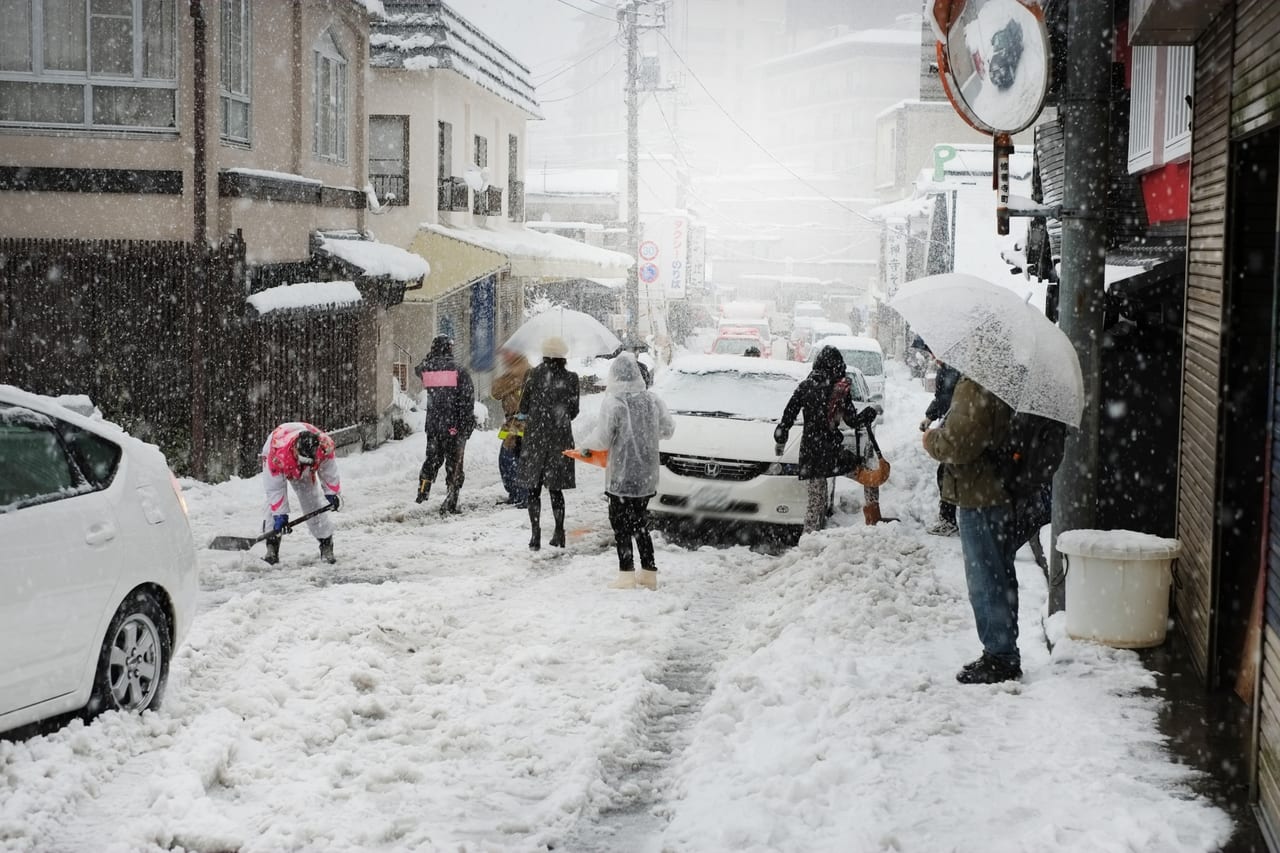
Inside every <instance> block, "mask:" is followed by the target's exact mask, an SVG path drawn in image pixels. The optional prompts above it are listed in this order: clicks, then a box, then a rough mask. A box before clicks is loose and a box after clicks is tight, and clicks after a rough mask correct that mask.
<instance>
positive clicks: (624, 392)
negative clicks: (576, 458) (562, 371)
mask: <svg viewBox="0 0 1280 853" xmlns="http://www.w3.org/2000/svg"><path fill="white" fill-rule="evenodd" d="M675 430H676V427H675V422H674V421H672V420H671V414H670V413H669V412H668V411H667V407H666V404H664V403H663V402H662V401H661V400H659V399H658V398H657V397H656V396H655V395H654V394H653V392H652V391H649V390H647V389H646V388H645V384H644V376H643V375H642V374H641V373H640V365H639V364H638V363H637V362H636V358H635V356H634V355H632V354H631V353H629V352H624V353H622V354H620V355H619V356H618V357H617V358H615V359H614V360H613V364H612V365H610V367H609V378H608V380H607V382H606V383H605V395H604V399H603V400H602V401H601V403H600V420H599V422H598V423H597V424H596V428H595V431H594V432H593V433H592V434H591V435H590V436H589V437H588V438H587V439H586V440H585V441H583V443H582V446H583V447H584V448H586V449H588V450H607V451H609V464H608V466H606V468H605V491H606V492H608V493H609V494H611V495H616V496H617V497H620V498H642V497H648V496H650V495H653V494H655V493H656V492H657V491H658V442H659V441H660V440H662V439H664V438H670V437H671V436H672V435H673V434H674V433H675Z"/></svg>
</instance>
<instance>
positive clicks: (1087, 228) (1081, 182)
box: [1049, 0, 1115, 613]
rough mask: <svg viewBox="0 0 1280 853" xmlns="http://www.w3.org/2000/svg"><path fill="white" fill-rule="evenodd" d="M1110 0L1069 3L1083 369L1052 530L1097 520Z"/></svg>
mask: <svg viewBox="0 0 1280 853" xmlns="http://www.w3.org/2000/svg"><path fill="white" fill-rule="evenodd" d="M1114 42H1115V22H1114V21H1113V20H1112V4H1111V3H1104V2H1101V0H1077V2H1074V3H1071V4H1070V5H1069V7H1068V17H1067V43H1068V44H1069V45H1070V53H1071V57H1070V60H1069V62H1068V66H1067V79H1066V86H1065V91H1064V92H1063V95H1062V99H1061V105H1060V107H1059V112H1060V114H1061V117H1062V118H1061V120H1062V126H1063V129H1064V130H1065V140H1066V142H1065V151H1064V155H1065V157H1064V159H1065V166H1064V171H1065V185H1064V187H1063V203H1062V275H1061V284H1060V293H1061V302H1060V310H1061V314H1060V325H1061V327H1062V330H1063V331H1064V332H1065V333H1066V335H1067V337H1068V338H1070V339H1071V342H1072V344H1074V345H1075V349H1076V354H1077V355H1078V356H1079V357H1080V371H1081V373H1082V374H1083V375H1084V414H1083V416H1082V417H1081V419H1080V429H1079V430H1078V431H1073V432H1069V433H1068V435H1067V446H1066V454H1065V456H1064V457H1063V460H1062V467H1060V468H1059V469H1058V474H1057V476H1056V477H1054V480H1053V533H1054V536H1055V541H1056V536H1057V534H1058V533H1059V532H1061V531H1063V530H1081V529H1089V528H1095V527H1097V523H1096V516H1097V508H1098V427H1099V424H1100V421H1101V410H1100V401H1101V390H1102V381H1101V367H1102V365H1101V359H1100V357H1099V352H1100V349H1101V342H1102V330H1103V298H1104V293H1103V285H1104V282H1105V265H1106V250H1107V223H1106V201H1107V178H1108V164H1109V163H1110V161H1111V158H1110V155H1109V148H1110V139H1111V134H1110V127H1109V120H1110V116H1111V105H1110V101H1111V64H1112V58H1113V53H1114ZM1065 582H1066V577H1065V575H1064V574H1063V572H1062V556H1061V555H1060V554H1059V553H1058V552H1057V549H1056V548H1055V549H1053V553H1052V557H1051V563H1050V566H1049V612H1050V613H1057V612H1059V611H1061V610H1063V609H1065V607H1066V586H1065Z"/></svg>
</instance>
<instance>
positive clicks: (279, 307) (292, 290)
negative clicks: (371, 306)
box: [245, 281, 361, 314]
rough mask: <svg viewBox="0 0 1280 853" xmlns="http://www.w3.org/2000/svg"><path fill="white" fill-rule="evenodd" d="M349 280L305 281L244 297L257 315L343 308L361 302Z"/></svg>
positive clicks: (271, 288) (353, 284)
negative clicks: (310, 309) (300, 309)
mask: <svg viewBox="0 0 1280 853" xmlns="http://www.w3.org/2000/svg"><path fill="white" fill-rule="evenodd" d="M360 298H361V297H360V291H359V290H357V289H356V285H355V282H351V281H306V282H301V283H298V284H282V285H280V286H279V287H269V288H267V289H266V290H263V291H260V292H258V293H255V294H253V295H252V296H249V297H247V298H246V299H245V301H246V302H248V303H249V304H250V305H252V306H253V307H254V308H255V309H256V310H257V312H258V313H259V314H268V313H270V312H272V311H288V310H291V309H297V308H342V307H345V306H348V305H355V304H356V303H358V302H359V301H360Z"/></svg>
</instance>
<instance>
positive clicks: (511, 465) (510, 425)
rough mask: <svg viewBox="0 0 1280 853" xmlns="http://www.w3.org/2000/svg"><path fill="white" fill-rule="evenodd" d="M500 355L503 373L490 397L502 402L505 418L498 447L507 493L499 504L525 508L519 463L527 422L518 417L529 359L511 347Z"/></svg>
mask: <svg viewBox="0 0 1280 853" xmlns="http://www.w3.org/2000/svg"><path fill="white" fill-rule="evenodd" d="M498 357H499V359H500V360H501V362H502V372H501V373H499V374H498V375H497V376H496V377H495V378H494V380H493V385H492V387H491V388H490V389H489V393H490V396H492V397H493V399H495V400H497V401H498V402H499V403H501V404H502V416H503V418H504V420H503V422H502V428H501V429H499V430H498V438H499V439H500V440H501V441H502V444H501V445H500V446H499V448H498V476H500V477H501V478H502V488H503V489H505V490H506V493H507V496H506V497H505V498H503V499H500V500H499V501H498V503H500V504H508V505H511V506H516V507H520V508H521V509H523V508H524V507H525V505H526V502H527V498H526V495H525V489H524V487H523V486H521V485H520V477H519V464H520V450H521V445H522V444H523V443H524V442H523V436H524V423H523V422H522V421H521V420H519V419H518V418H517V417H516V416H517V415H519V414H520V397H521V395H522V394H523V393H524V381H525V379H526V377H527V376H528V375H529V369H530V368H529V360H528V359H526V358H525V357H524V356H523V355H521V354H520V353H518V352H516V351H515V350H511V349H503V350H502V351H501V352H500V353H498Z"/></svg>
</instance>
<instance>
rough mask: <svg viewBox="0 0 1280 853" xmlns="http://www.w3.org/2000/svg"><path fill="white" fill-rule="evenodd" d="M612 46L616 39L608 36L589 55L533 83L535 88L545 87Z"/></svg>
mask: <svg viewBox="0 0 1280 853" xmlns="http://www.w3.org/2000/svg"><path fill="white" fill-rule="evenodd" d="M614 44H617V37H616V36H609V38H608V39H606V40H605V43H604V44H602V45H600V46H599V47H597V48H596V49H595V50H593V51H591V52H590V53H588V54H586V55H585V56H583V57H581V58H580V59H578V60H577V61H576V62H573V63H571V64H569V65H566V66H565V67H564V68H561V69H560V70H559V71H557V72H556V73H554V74H552V75H551V76H550V77H547V78H546V79H545V80H540V81H538V82H537V83H535V84H534V85H535V86H545V85H546V84H548V83H550V82H551V81H552V80H554V79H556V78H557V77H559V76H560V75H562V74H566V73H568V72H570V71H572V70H573V69H575V68H577V67H578V66H579V65H581V64H582V63H584V62H586V61H587V60H588V59H590V58H591V57H593V56H595V55H597V54H598V53H600V52H601V51H602V50H604V49H605V48H607V47H609V46H610V45H614Z"/></svg>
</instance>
